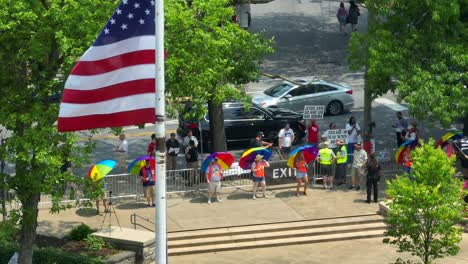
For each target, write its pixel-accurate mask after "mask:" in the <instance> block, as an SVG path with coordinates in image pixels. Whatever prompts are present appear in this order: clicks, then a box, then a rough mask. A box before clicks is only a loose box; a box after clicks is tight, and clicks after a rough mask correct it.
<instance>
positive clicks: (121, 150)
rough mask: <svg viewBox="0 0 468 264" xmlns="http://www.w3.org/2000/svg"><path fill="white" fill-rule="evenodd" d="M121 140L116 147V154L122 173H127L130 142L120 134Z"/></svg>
mask: <svg viewBox="0 0 468 264" xmlns="http://www.w3.org/2000/svg"><path fill="white" fill-rule="evenodd" d="M119 140H120V143H119V145H118V146H117V147H115V149H114V152H115V153H116V155H117V162H118V164H119V166H120V170H121V173H125V172H126V171H127V164H126V163H127V157H128V141H127V140H126V139H125V134H120V136H119Z"/></svg>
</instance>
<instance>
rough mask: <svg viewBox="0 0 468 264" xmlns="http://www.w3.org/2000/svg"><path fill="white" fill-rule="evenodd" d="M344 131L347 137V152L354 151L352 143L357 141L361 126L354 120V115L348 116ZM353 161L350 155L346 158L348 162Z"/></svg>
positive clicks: (351, 152)
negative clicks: (346, 132)
mask: <svg viewBox="0 0 468 264" xmlns="http://www.w3.org/2000/svg"><path fill="white" fill-rule="evenodd" d="M345 129H346V131H348V137H347V138H346V142H348V154H353V153H354V144H356V143H358V141H359V140H358V139H359V137H360V136H361V127H359V124H358V123H357V122H356V118H355V117H354V116H352V117H350V118H349V121H348V124H346V127H345ZM352 163H353V156H350V158H349V159H348V164H352Z"/></svg>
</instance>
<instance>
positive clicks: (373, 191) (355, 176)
mask: <svg viewBox="0 0 468 264" xmlns="http://www.w3.org/2000/svg"><path fill="white" fill-rule="evenodd" d="M392 127H393V128H394V129H395V135H396V147H401V146H402V145H403V147H404V151H403V161H402V167H403V171H404V172H406V173H408V174H411V166H412V160H411V151H412V150H413V149H414V147H415V146H414V145H411V144H407V145H405V142H408V141H417V140H418V139H419V137H420V132H419V130H418V128H417V123H416V122H414V121H412V122H409V121H408V120H407V119H406V118H405V117H404V116H403V114H402V113H401V112H397V113H396V119H395V122H394V123H393V125H392ZM327 128H328V129H327V130H326V131H325V132H324V133H321V131H320V128H319V125H318V124H317V121H316V120H315V119H313V118H312V119H311V120H309V121H308V122H307V131H306V133H305V136H304V138H301V136H300V135H301V133H298V131H294V130H293V129H292V128H291V127H290V125H289V124H285V126H284V127H283V128H282V129H281V130H280V131H279V132H278V141H277V142H275V143H277V145H278V154H279V157H280V159H283V160H285V159H288V157H289V155H290V153H291V151H292V149H293V147H294V144H295V143H299V144H309V145H314V146H317V147H318V148H319V151H318V155H317V158H316V160H315V161H314V162H311V163H309V164H308V163H307V162H306V161H305V159H304V155H303V154H302V153H301V152H299V155H297V157H296V160H295V164H294V167H295V168H296V174H295V175H296V181H297V188H296V196H300V195H307V191H308V187H309V181H308V179H309V175H308V173H309V171H310V170H309V168H310V166H315V170H314V171H315V172H316V173H317V176H321V178H322V184H323V188H324V189H330V190H333V189H335V188H336V187H341V186H345V187H346V188H348V189H349V190H356V191H360V190H361V188H362V186H364V180H365V179H366V182H365V183H366V186H367V199H366V201H367V202H368V203H370V202H372V201H374V202H377V201H378V183H379V180H380V178H381V177H382V175H383V172H382V168H381V165H380V164H379V161H378V159H377V157H376V155H375V154H374V153H373V147H372V146H369V145H367V147H366V142H367V143H368V141H369V139H371V138H372V137H373V136H372V129H373V128H375V123H371V124H370V125H369V127H368V128H367V129H366V131H365V132H364V133H363V132H362V129H361V127H360V125H359V123H358V122H357V120H356V118H355V117H354V116H351V117H350V118H349V120H348V122H347V123H346V124H345V125H344V129H345V131H346V137H345V138H341V139H336V140H329V137H330V135H329V133H330V131H331V130H336V129H337V126H336V124H335V123H334V122H332V123H330V124H329V125H328V127H327ZM264 137H265V135H264V134H263V132H258V133H257V134H256V136H255V138H253V139H252V140H251V142H250V147H252V148H254V147H266V148H270V147H272V146H273V143H272V142H268V141H265V140H264ZM363 139H364V140H363ZM165 143H166V165H167V170H176V169H178V167H177V157H178V156H179V154H181V153H182V154H183V156H184V157H185V161H186V167H187V168H189V169H193V170H190V173H188V174H187V175H186V176H185V180H186V185H188V186H193V185H195V184H198V183H199V182H200V176H202V177H203V178H204V179H205V180H206V182H207V184H208V203H209V204H211V202H212V197H213V196H214V197H215V198H216V201H218V202H222V199H221V197H220V195H219V190H220V188H221V181H222V180H223V174H224V172H223V169H222V168H221V167H220V166H219V164H218V163H217V161H216V159H214V160H213V161H212V162H211V163H210V165H209V166H208V167H207V168H206V170H205V171H202V172H201V173H202V174H201V175H199V169H200V163H201V160H200V154H199V153H198V149H197V147H198V140H197V138H196V137H195V136H194V135H193V132H192V131H191V130H188V131H187V135H186V136H185V137H184V138H183V139H182V140H181V141H179V140H178V139H177V138H176V134H175V133H171V134H170V138H169V139H168V140H167V141H166V142H165ZM155 144H156V137H155V135H154V134H153V135H152V136H151V142H150V144H149V146H148V151H147V154H148V156H153V155H154V151H155ZM467 145H468V143H467ZM444 150H445V151H446V152H447V155H448V156H449V157H450V156H451V155H454V154H455V153H456V148H455V145H454V144H453V142H452V141H450V140H449V141H448V144H446V145H444ZM114 151H115V152H116V155H117V160H118V163H119V166H120V168H121V169H122V172H125V170H126V164H125V160H126V158H127V152H128V142H127V140H126V138H125V135H123V134H122V135H120V137H119V144H118V145H117V146H116V148H115V149H114ZM465 156H466V154H465ZM466 160H467V159H466V158H465V159H463V160H462V161H464V163H463V164H462V169H463V173H464V174H465V175H466V174H467V173H468V169H467V166H466V165H468V164H466V163H467V161H466ZM148 164H149V162H148ZM269 166H270V164H269V163H268V161H266V160H264V159H263V156H262V155H257V156H256V157H255V161H254V162H253V163H252V167H251V168H250V169H251V173H252V181H253V193H252V199H256V198H257V190H258V188H259V186H261V187H262V191H263V197H265V198H268V196H267V194H266V181H265V177H266V176H267V175H265V168H267V167H269ZM348 169H350V172H351V182H350V183H347V182H346V172H347V170H348ZM140 177H141V181H142V183H143V186H144V194H145V197H146V199H147V203H148V206H154V185H155V174H154V169H153V170H151V168H150V167H148V166H146V167H144V168H143V169H142V170H141V172H140ZM466 179H467V180H468V176H466ZM467 186H468V184H467ZM301 188H303V191H300V190H301Z"/></svg>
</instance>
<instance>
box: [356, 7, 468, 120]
mask: <svg viewBox="0 0 468 264" xmlns="http://www.w3.org/2000/svg"><path fill="white" fill-rule="evenodd" d="M366 6H367V7H368V10H369V13H370V14H371V15H372V16H373V17H374V19H372V22H370V24H369V31H368V32H367V33H354V34H353V36H352V40H351V44H350V49H351V56H350V62H351V64H353V65H354V68H358V67H360V66H364V65H365V66H366V67H367V70H368V75H367V78H368V79H367V80H366V81H367V82H368V83H369V86H370V87H371V89H372V97H373V98H376V97H377V96H380V95H382V94H384V93H386V92H387V91H389V90H394V89H395V88H396V89H397V90H398V93H399V96H400V99H402V100H404V101H406V102H407V103H408V104H409V106H410V108H411V112H412V114H413V115H414V116H416V117H417V118H418V119H425V118H429V119H430V120H438V121H440V122H441V123H442V124H444V125H449V124H450V123H451V122H452V121H453V120H454V119H456V118H459V117H464V115H465V114H466V113H467V112H468V89H467V87H466V84H467V77H468V75H467V69H468V52H467V51H468V49H467V47H468V45H467V44H468V13H467V11H468V10H467V9H468V2H467V1H466V0H433V1H418V0H408V1H387V0H372V1H366ZM391 80H395V81H396V87H395V84H393V83H392V82H391ZM428 113H431V114H430V115H428Z"/></svg>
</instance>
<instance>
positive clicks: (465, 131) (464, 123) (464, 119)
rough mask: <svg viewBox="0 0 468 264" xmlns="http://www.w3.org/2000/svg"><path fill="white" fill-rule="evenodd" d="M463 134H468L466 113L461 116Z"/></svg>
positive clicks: (467, 115) (467, 116)
mask: <svg viewBox="0 0 468 264" xmlns="http://www.w3.org/2000/svg"><path fill="white" fill-rule="evenodd" d="M463 135H465V136H468V114H466V115H465V117H464V118H463Z"/></svg>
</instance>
